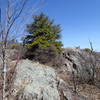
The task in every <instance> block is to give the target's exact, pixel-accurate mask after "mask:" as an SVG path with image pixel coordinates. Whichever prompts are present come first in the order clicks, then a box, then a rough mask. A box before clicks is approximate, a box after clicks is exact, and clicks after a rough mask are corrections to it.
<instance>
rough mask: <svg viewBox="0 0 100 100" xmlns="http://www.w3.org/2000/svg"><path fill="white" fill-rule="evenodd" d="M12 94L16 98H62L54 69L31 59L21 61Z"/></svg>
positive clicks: (38, 99) (31, 99)
mask: <svg viewBox="0 0 100 100" xmlns="http://www.w3.org/2000/svg"><path fill="white" fill-rule="evenodd" d="M12 96H13V99H14V98H17V99H16V100H60V96H59V93H58V90H57V77H56V74H55V71H54V69H52V68H50V67H47V66H44V65H41V64H39V63H35V62H34V63H32V62H31V61H29V60H22V61H20V62H19V63H18V65H17V67H16V75H15V78H14V83H13V87H12ZM13 99H12V100H13Z"/></svg>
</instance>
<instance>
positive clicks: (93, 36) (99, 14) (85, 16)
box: [42, 0, 100, 50]
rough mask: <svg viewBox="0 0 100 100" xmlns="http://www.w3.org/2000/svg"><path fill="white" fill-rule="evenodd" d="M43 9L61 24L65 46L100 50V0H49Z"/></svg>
mask: <svg viewBox="0 0 100 100" xmlns="http://www.w3.org/2000/svg"><path fill="white" fill-rule="evenodd" d="M42 11H43V12H45V13H46V14H47V15H48V16H50V18H51V19H54V20H55V23H57V24H61V27H62V33H61V34H62V39H61V40H62V42H63V44H64V47H75V46H80V47H81V48H87V47H89V40H91V41H92V43H93V46H94V49H96V50H100V0H47V3H46V5H45V6H44V8H43V9H42Z"/></svg>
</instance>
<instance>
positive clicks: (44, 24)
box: [24, 13, 62, 56]
mask: <svg viewBox="0 0 100 100" xmlns="http://www.w3.org/2000/svg"><path fill="white" fill-rule="evenodd" d="M27 32H28V34H27V35H26V37H25V39H24V44H25V45H26V47H27V48H28V50H27V52H28V54H29V55H30V54H31V55H32V56H34V55H35V54H36V52H37V51H41V52H42V53H43V52H45V51H46V52H47V53H49V54H50V52H51V51H52V53H53V54H55V53H60V52H61V50H62V48H61V47H62V42H61V41H60V38H61V34H60V33H61V28H60V25H59V24H54V20H50V19H49V17H48V16H46V15H45V14H43V13H41V14H39V15H35V16H33V22H32V24H29V25H27ZM39 53H40V52H39Z"/></svg>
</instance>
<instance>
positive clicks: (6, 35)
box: [0, 0, 44, 100]
mask: <svg viewBox="0 0 100 100" xmlns="http://www.w3.org/2000/svg"><path fill="white" fill-rule="evenodd" d="M30 1H31V0H4V1H2V2H5V6H4V7H5V9H4V8H1V7H2V6H1V7H0V44H1V54H0V57H1V59H2V67H3V93H2V100H7V98H6V85H7V84H6V80H7V79H6V78H7V76H6V74H7V67H8V66H7V59H8V58H7V49H8V48H9V47H8V40H9V39H12V38H16V36H15V33H18V32H20V31H21V30H20V31H18V30H19V29H20V27H21V26H22V24H23V25H25V24H26V23H25V22H26V18H27V19H29V18H28V17H29V15H30V13H31V14H33V11H34V10H37V9H38V8H39V7H40V6H41V4H42V3H43V2H44V0H38V2H36V3H35V6H34V7H35V8H34V7H32V8H30V7H29V8H28V10H25V9H26V8H27V3H28V2H30ZM27 12H29V14H27ZM18 19H20V20H18ZM16 25H18V27H17V26H16ZM14 31H16V32H14ZM17 36H19V34H18V35H17Z"/></svg>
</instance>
